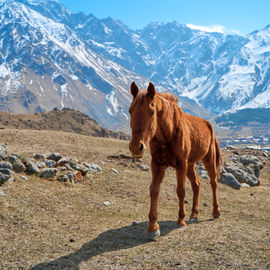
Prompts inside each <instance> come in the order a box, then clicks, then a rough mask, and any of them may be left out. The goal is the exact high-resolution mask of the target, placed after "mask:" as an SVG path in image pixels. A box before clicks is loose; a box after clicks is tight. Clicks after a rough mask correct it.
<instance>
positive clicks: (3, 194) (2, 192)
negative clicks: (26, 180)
mask: <svg viewBox="0 0 270 270" xmlns="http://www.w3.org/2000/svg"><path fill="white" fill-rule="evenodd" d="M0 196H3V197H4V196H5V193H4V191H3V190H1V189H0Z"/></svg>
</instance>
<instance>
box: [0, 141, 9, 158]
mask: <svg viewBox="0 0 270 270" xmlns="http://www.w3.org/2000/svg"><path fill="white" fill-rule="evenodd" d="M7 152H8V148H7V146H6V144H4V143H0V159H2V158H4V157H5V156H6V155H7Z"/></svg>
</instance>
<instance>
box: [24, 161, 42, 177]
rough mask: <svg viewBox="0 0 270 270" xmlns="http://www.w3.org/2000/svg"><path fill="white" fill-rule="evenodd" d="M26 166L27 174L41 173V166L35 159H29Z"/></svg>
mask: <svg viewBox="0 0 270 270" xmlns="http://www.w3.org/2000/svg"><path fill="white" fill-rule="evenodd" d="M25 167H26V173H27V174H39V168H38V166H37V165H36V164H35V163H34V162H33V161H29V162H28V163H27V164H26V165H25Z"/></svg>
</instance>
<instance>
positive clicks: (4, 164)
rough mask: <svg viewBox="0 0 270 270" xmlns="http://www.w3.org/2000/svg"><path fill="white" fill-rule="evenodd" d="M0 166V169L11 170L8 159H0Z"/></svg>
mask: <svg viewBox="0 0 270 270" xmlns="http://www.w3.org/2000/svg"><path fill="white" fill-rule="evenodd" d="M0 168H1V169H10V170H12V169H13V168H12V164H11V163H10V162H8V161H0Z"/></svg>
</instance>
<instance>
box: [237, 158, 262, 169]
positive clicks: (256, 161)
mask: <svg viewBox="0 0 270 270" xmlns="http://www.w3.org/2000/svg"><path fill="white" fill-rule="evenodd" d="M239 162H241V163H242V164H243V165H250V164H254V165H258V166H259V167H260V169H262V168H263V164H262V162H261V161H260V160H259V159H258V158H257V157H255V156H248V155H242V156H240V158H239Z"/></svg>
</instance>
